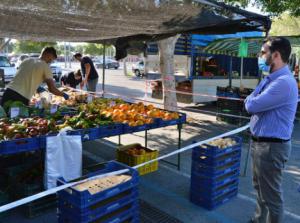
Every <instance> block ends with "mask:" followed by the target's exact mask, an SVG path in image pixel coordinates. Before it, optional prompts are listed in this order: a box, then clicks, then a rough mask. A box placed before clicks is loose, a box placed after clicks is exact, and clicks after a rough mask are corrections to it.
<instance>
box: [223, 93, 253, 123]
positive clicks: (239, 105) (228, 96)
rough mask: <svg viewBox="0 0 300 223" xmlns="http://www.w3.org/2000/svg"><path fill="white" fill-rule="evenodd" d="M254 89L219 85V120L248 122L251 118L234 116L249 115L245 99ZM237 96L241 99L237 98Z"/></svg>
mask: <svg viewBox="0 0 300 223" xmlns="http://www.w3.org/2000/svg"><path fill="white" fill-rule="evenodd" d="M252 91H253V90H252V89H248V88H244V89H239V88H236V87H234V88H229V87H217V96H218V97H219V98H218V99H217V120H219V121H224V122H227V123H230V124H234V125H242V124H245V123H247V122H248V121H249V120H247V119H243V118H239V117H234V116H243V117H248V116H249V114H248V113H247V111H246V110H245V106H244V99H245V98H246V97H247V96H248V95H250V94H251V92H252ZM223 97H224V98H223ZM235 98H236V99H239V100H235ZM231 115H232V116H231Z"/></svg>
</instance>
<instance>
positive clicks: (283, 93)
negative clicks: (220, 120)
mask: <svg viewBox="0 0 300 223" xmlns="http://www.w3.org/2000/svg"><path fill="white" fill-rule="evenodd" d="M297 103H298V86H297V82H296V80H295V78H294V77H293V75H292V73H291V72H290V70H289V68H288V66H287V65H286V66H284V67H282V68H281V69H279V70H277V71H275V72H273V73H271V74H270V75H268V76H266V77H265V78H264V79H263V80H262V81H261V82H260V83H259V85H258V86H257V87H256V89H255V90H254V91H253V92H252V94H251V95H249V96H248V97H247V98H246V100H245V108H246V110H247V111H248V112H249V113H250V114H252V116H251V120H250V130H251V133H252V135H254V136H257V137H272V138H280V139H290V138H291V135H292V131H293V127H294V124H293V122H294V119H295V114H296V110H297Z"/></svg>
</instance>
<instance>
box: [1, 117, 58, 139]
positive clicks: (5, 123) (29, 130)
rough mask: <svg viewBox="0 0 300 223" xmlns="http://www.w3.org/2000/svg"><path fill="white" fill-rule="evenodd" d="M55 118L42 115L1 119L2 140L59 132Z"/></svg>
mask: <svg viewBox="0 0 300 223" xmlns="http://www.w3.org/2000/svg"><path fill="white" fill-rule="evenodd" d="M57 130H58V129H57V126H56V124H55V122H54V120H47V119H43V118H40V117H35V118H20V119H13V120H9V119H5V118H2V119H0V140H10V139H20V138H28V137H35V136H40V135H45V134H49V133H52V132H57Z"/></svg>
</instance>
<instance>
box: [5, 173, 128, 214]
mask: <svg viewBox="0 0 300 223" xmlns="http://www.w3.org/2000/svg"><path fill="white" fill-rule="evenodd" d="M128 171H129V169H123V170H118V171H114V172H110V173H107V174H102V175H98V176H94V177H90V178H87V179H84V180H81V181H77V182H73V183H68V184H64V185H61V186H58V187H54V188H52V189H49V190H46V191H43V192H40V193H38V194H35V195H32V196H29V197H25V198H23V199H20V200H17V201H14V202H11V203H8V204H6V205H3V206H1V207H0V213H1V212H4V211H8V210H10V209H13V208H16V207H18V206H21V205H23V204H27V203H29V202H32V201H35V200H37V199H39V198H42V197H45V196H48V195H51V194H55V193H56V192H58V191H61V190H64V189H66V188H68V187H74V186H76V185H78V184H81V183H84V182H87V181H90V180H95V179H100V178H103V177H108V176H113V175H118V174H122V173H126V172H128Z"/></svg>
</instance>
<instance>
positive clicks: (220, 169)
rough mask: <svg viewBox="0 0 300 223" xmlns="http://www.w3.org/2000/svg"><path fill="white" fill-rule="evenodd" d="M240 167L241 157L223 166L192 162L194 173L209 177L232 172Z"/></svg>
mask: <svg viewBox="0 0 300 223" xmlns="http://www.w3.org/2000/svg"><path fill="white" fill-rule="evenodd" d="M237 169H240V158H238V159H237V160H234V161H233V162H231V163H226V164H225V165H223V166H217V167H214V166H206V165H203V164H199V163H192V173H197V174H199V175H202V176H207V177H219V176H222V175H224V174H227V173H230V172H232V171H233V170H237Z"/></svg>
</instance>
